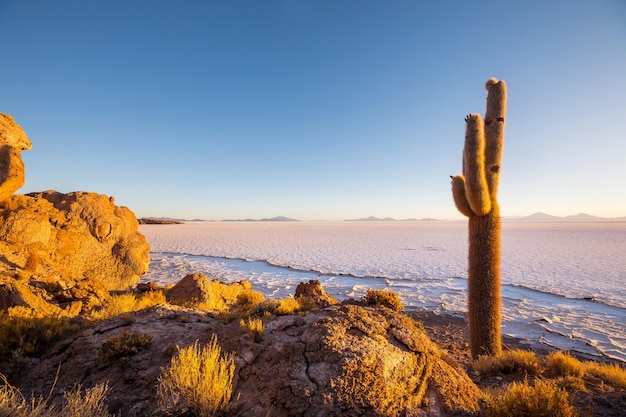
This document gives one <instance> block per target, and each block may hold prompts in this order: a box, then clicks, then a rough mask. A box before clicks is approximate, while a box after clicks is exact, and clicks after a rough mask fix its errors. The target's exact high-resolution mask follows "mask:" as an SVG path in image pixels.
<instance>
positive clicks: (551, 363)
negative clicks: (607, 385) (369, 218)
mask: <svg viewBox="0 0 626 417" xmlns="http://www.w3.org/2000/svg"><path fill="white" fill-rule="evenodd" d="M546 367H547V368H548V369H550V370H551V371H552V372H554V373H555V374H557V375H560V376H564V377H566V376H574V377H582V376H584V375H585V364H584V363H582V362H581V361H579V360H578V359H576V358H574V357H573V356H572V355H570V354H569V353H567V352H553V353H551V354H549V355H548V356H547V357H546Z"/></svg>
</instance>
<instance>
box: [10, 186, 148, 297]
mask: <svg viewBox="0 0 626 417" xmlns="http://www.w3.org/2000/svg"><path fill="white" fill-rule="evenodd" d="M138 228H139V225H138V223H137V218H136V217H135V215H134V214H133V212H132V211H130V210H129V209H128V208H126V207H121V206H116V205H115V203H114V200H113V197H108V196H105V195H102V194H96V193H89V192H72V193H68V194H63V193H59V192H56V191H44V192H40V193H32V194H27V195H14V196H11V197H8V198H6V199H5V200H4V201H0V249H2V254H3V255H4V256H0V272H1V271H2V270H5V271H7V270H9V271H10V270H13V271H14V270H27V272H29V273H31V274H32V275H34V276H37V275H42V276H45V277H51V278H52V279H54V280H64V281H68V282H69V281H82V280H90V281H99V282H100V283H102V284H103V285H104V287H105V288H106V289H108V290H123V289H126V288H128V287H131V286H133V285H135V284H136V283H137V282H138V281H139V278H140V276H141V275H143V274H144V273H145V272H146V271H147V270H148V264H149V262H150V254H149V251H150V247H149V246H148V243H147V241H146V239H145V237H144V236H143V235H141V234H140V233H139V231H138ZM27 278H28V277H27Z"/></svg>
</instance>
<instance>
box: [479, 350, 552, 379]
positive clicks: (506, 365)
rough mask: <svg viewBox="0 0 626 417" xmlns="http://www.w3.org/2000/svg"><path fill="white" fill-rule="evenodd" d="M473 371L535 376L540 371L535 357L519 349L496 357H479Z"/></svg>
mask: <svg viewBox="0 0 626 417" xmlns="http://www.w3.org/2000/svg"><path fill="white" fill-rule="evenodd" d="M474 369H475V370H476V371H478V372H480V373H481V374H499V373H504V374H510V373H514V372H525V373H528V374H531V375H536V374H538V373H540V371H541V369H540V367H539V358H537V355H536V354H535V353H534V352H529V351H526V350H519V349H513V350H507V351H504V352H502V354H500V355H498V356H479V357H478V359H476V360H475V361H474Z"/></svg>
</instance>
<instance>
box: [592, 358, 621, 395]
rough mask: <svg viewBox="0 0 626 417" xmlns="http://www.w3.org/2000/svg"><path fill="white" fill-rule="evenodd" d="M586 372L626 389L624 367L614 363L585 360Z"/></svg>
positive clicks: (606, 382)
mask: <svg viewBox="0 0 626 417" xmlns="http://www.w3.org/2000/svg"><path fill="white" fill-rule="evenodd" d="M585 366H586V369H587V372H588V373H589V374H591V375H593V376H595V377H596V378H599V379H601V380H602V381H604V383H605V384H609V385H612V386H614V387H619V388H623V389H626V369H624V368H623V367H621V366H619V365H617V364H614V363H598V362H586V363H585Z"/></svg>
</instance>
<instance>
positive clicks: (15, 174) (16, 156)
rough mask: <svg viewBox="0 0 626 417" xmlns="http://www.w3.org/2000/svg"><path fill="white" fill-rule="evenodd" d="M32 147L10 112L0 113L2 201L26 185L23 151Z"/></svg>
mask: <svg viewBox="0 0 626 417" xmlns="http://www.w3.org/2000/svg"><path fill="white" fill-rule="evenodd" d="M31 147H32V143H31V142H30V140H28V137H26V133H24V130H22V128H21V127H20V125H18V124H17V123H15V120H13V118H12V117H11V116H9V115H8V114H3V113H0V201H2V200H4V199H5V198H7V197H10V196H11V195H13V193H14V192H15V191H17V190H19V189H20V188H22V186H23V185H24V163H23V162H22V156H21V153H22V151H23V150H28V149H30V148H31Z"/></svg>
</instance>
